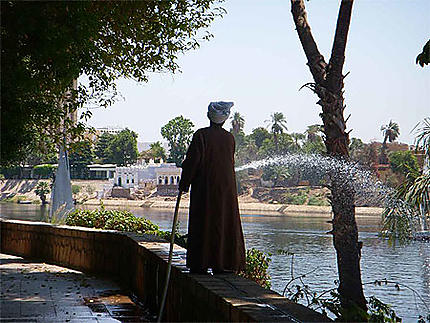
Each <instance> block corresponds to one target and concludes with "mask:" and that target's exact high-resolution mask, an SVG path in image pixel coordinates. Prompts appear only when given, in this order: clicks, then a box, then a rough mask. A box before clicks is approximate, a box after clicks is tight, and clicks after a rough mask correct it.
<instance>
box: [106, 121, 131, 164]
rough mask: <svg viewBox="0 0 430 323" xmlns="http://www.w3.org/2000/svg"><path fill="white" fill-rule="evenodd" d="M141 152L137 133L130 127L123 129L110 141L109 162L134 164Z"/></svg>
mask: <svg viewBox="0 0 430 323" xmlns="http://www.w3.org/2000/svg"><path fill="white" fill-rule="evenodd" d="M138 155H139V152H138V150H137V133H135V132H134V131H131V130H130V129H127V128H126V129H125V130H122V131H121V132H120V133H118V134H117V135H114V137H113V139H112V140H111V141H110V142H109V146H108V148H107V162H109V163H113V164H117V165H118V166H127V165H131V164H134V163H135V162H136V160H137V156H138Z"/></svg>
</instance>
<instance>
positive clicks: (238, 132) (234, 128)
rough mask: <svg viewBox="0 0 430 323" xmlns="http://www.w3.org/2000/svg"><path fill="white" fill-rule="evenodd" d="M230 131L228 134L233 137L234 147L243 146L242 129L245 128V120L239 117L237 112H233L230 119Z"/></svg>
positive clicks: (243, 135) (243, 134)
mask: <svg viewBox="0 0 430 323" xmlns="http://www.w3.org/2000/svg"><path fill="white" fill-rule="evenodd" d="M231 118H232V120H231V129H230V132H231V134H232V135H233V136H234V140H235V141H236V147H240V146H242V144H243V141H244V137H245V133H244V132H243V127H244V126H245V119H244V118H243V117H242V116H241V115H240V113H239V112H235V113H234V114H233V116H232V117H231Z"/></svg>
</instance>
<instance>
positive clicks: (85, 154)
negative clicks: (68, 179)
mask: <svg viewBox="0 0 430 323" xmlns="http://www.w3.org/2000/svg"><path fill="white" fill-rule="evenodd" d="M94 156H95V155H94V150H93V144H92V142H90V141H88V140H84V141H80V142H78V143H76V144H75V145H74V150H73V151H71V152H70V154H69V160H70V170H71V176H72V177H73V178H88V173H89V171H88V168H87V166H88V165H90V164H92V163H93V161H94Z"/></svg>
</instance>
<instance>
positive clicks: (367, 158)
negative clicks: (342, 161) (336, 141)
mask: <svg viewBox="0 0 430 323" xmlns="http://www.w3.org/2000/svg"><path fill="white" fill-rule="evenodd" d="M349 155H350V157H351V160H353V161H355V162H359V163H360V164H361V165H363V166H366V167H371V166H372V164H374V163H377V162H378V153H377V151H376V149H375V145H372V144H365V143H364V142H363V141H362V140H361V139H360V138H352V139H351V142H350V144H349Z"/></svg>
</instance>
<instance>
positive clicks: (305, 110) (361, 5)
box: [89, 0, 430, 143]
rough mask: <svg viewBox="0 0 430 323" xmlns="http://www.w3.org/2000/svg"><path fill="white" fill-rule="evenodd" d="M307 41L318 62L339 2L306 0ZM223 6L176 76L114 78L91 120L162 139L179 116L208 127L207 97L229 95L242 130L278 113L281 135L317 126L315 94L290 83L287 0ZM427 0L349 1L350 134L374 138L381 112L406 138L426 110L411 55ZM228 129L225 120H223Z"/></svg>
mask: <svg viewBox="0 0 430 323" xmlns="http://www.w3.org/2000/svg"><path fill="white" fill-rule="evenodd" d="M305 5H306V7H307V11H308V20H309V23H310V25H311V28H312V32H313V35H314V38H315V39H316V41H317V44H318V46H319V49H320V51H321V53H322V54H323V55H324V57H325V59H326V61H328V59H329V56H328V55H329V54H330V52H331V46H332V41H333V36H334V30H335V27H336V18H337V12H338V6H339V1H331V0H324V1H320V0H312V1H309V2H308V1H306V2H305ZM223 7H224V8H226V9H227V11H228V13H227V14H226V15H225V16H224V18H222V19H218V20H217V21H215V22H214V23H213V24H212V26H211V28H210V29H209V30H210V31H211V32H212V33H213V34H214V36H215V37H214V38H213V39H212V40H210V41H209V42H206V43H203V44H202V46H201V48H200V49H198V50H196V51H192V52H187V53H185V55H184V56H181V58H180V60H179V65H180V67H181V70H182V73H178V74H175V75H172V74H154V75H151V77H150V81H149V82H148V83H143V84H139V83H136V82H134V81H131V80H121V81H119V82H118V88H119V90H120V92H121V93H122V95H123V96H124V98H125V100H123V101H120V102H117V103H115V104H114V105H113V106H112V107H110V108H108V109H97V110H93V117H92V119H91V121H90V122H89V123H90V125H92V126H95V127H103V126H120V127H128V128H130V129H132V130H134V131H136V132H137V133H138V134H139V139H138V140H139V141H156V140H162V137H161V135H160V128H161V127H162V126H163V125H164V124H166V123H167V122H168V121H169V120H170V119H172V118H174V117H176V116H179V115H183V116H184V117H186V118H189V119H191V121H192V122H193V123H194V124H195V126H196V127H195V129H197V128H201V127H205V126H207V124H208V120H207V118H206V112H207V105H208V103H209V102H210V101H219V100H225V101H227V100H231V101H234V102H235V106H234V107H233V109H232V112H235V111H238V112H240V113H241V114H242V115H243V116H244V118H245V132H246V133H249V132H250V131H251V130H252V129H253V128H256V127H258V126H262V125H263V126H266V125H267V123H265V122H264V121H265V120H267V119H269V118H270V114H271V113H273V112H283V113H284V115H285V116H286V119H287V126H288V130H289V132H303V131H304V130H305V129H306V126H307V125H310V124H315V123H322V122H321V119H320V117H319V113H320V107H319V106H317V105H316V104H315V102H316V101H317V97H316V95H314V94H313V93H312V92H311V91H309V90H306V89H303V90H301V91H300V92H299V91H298V89H299V88H300V87H301V86H302V85H303V84H305V83H307V82H311V81H312V77H311V74H310V72H309V69H308V67H307V66H306V60H305V56H304V53H303V49H302V47H301V44H300V42H299V40H298V36H297V33H296V31H295V29H294V24H293V20H292V16H291V12H290V9H291V8H290V1H288V0H227V1H226V2H225V3H224V4H223ZM429 16H430V1H429V0H420V1H418V0H386V1H383V0H374V1H371V0H359V1H355V3H354V8H353V16H352V21H351V27H350V34H349V39H348V46H347V51H346V62H345V67H344V72H348V71H350V74H349V75H348V77H347V78H346V79H345V100H346V104H347V108H346V110H345V116H348V115H349V114H351V117H350V119H349V121H348V124H347V127H348V129H353V131H352V133H351V136H352V137H360V138H362V139H363V140H364V141H366V142H368V141H370V140H372V139H377V140H381V137H382V135H381V132H380V127H381V125H382V124H387V123H388V122H389V121H390V119H392V120H393V121H396V122H398V123H399V125H400V132H401V134H400V138H399V140H400V141H401V142H407V143H413V137H414V136H413V134H411V130H412V128H413V127H414V126H415V125H416V124H417V123H418V122H419V121H420V120H422V119H423V118H424V117H426V116H430V66H428V65H427V67H424V68H421V67H420V66H418V65H416V64H415V58H416V56H417V54H418V53H420V52H421V50H422V47H423V46H424V44H425V43H426V41H427V40H428V39H429V36H430V19H429ZM226 128H228V129H229V128H230V124H229V125H228V126H227V127H226Z"/></svg>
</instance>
